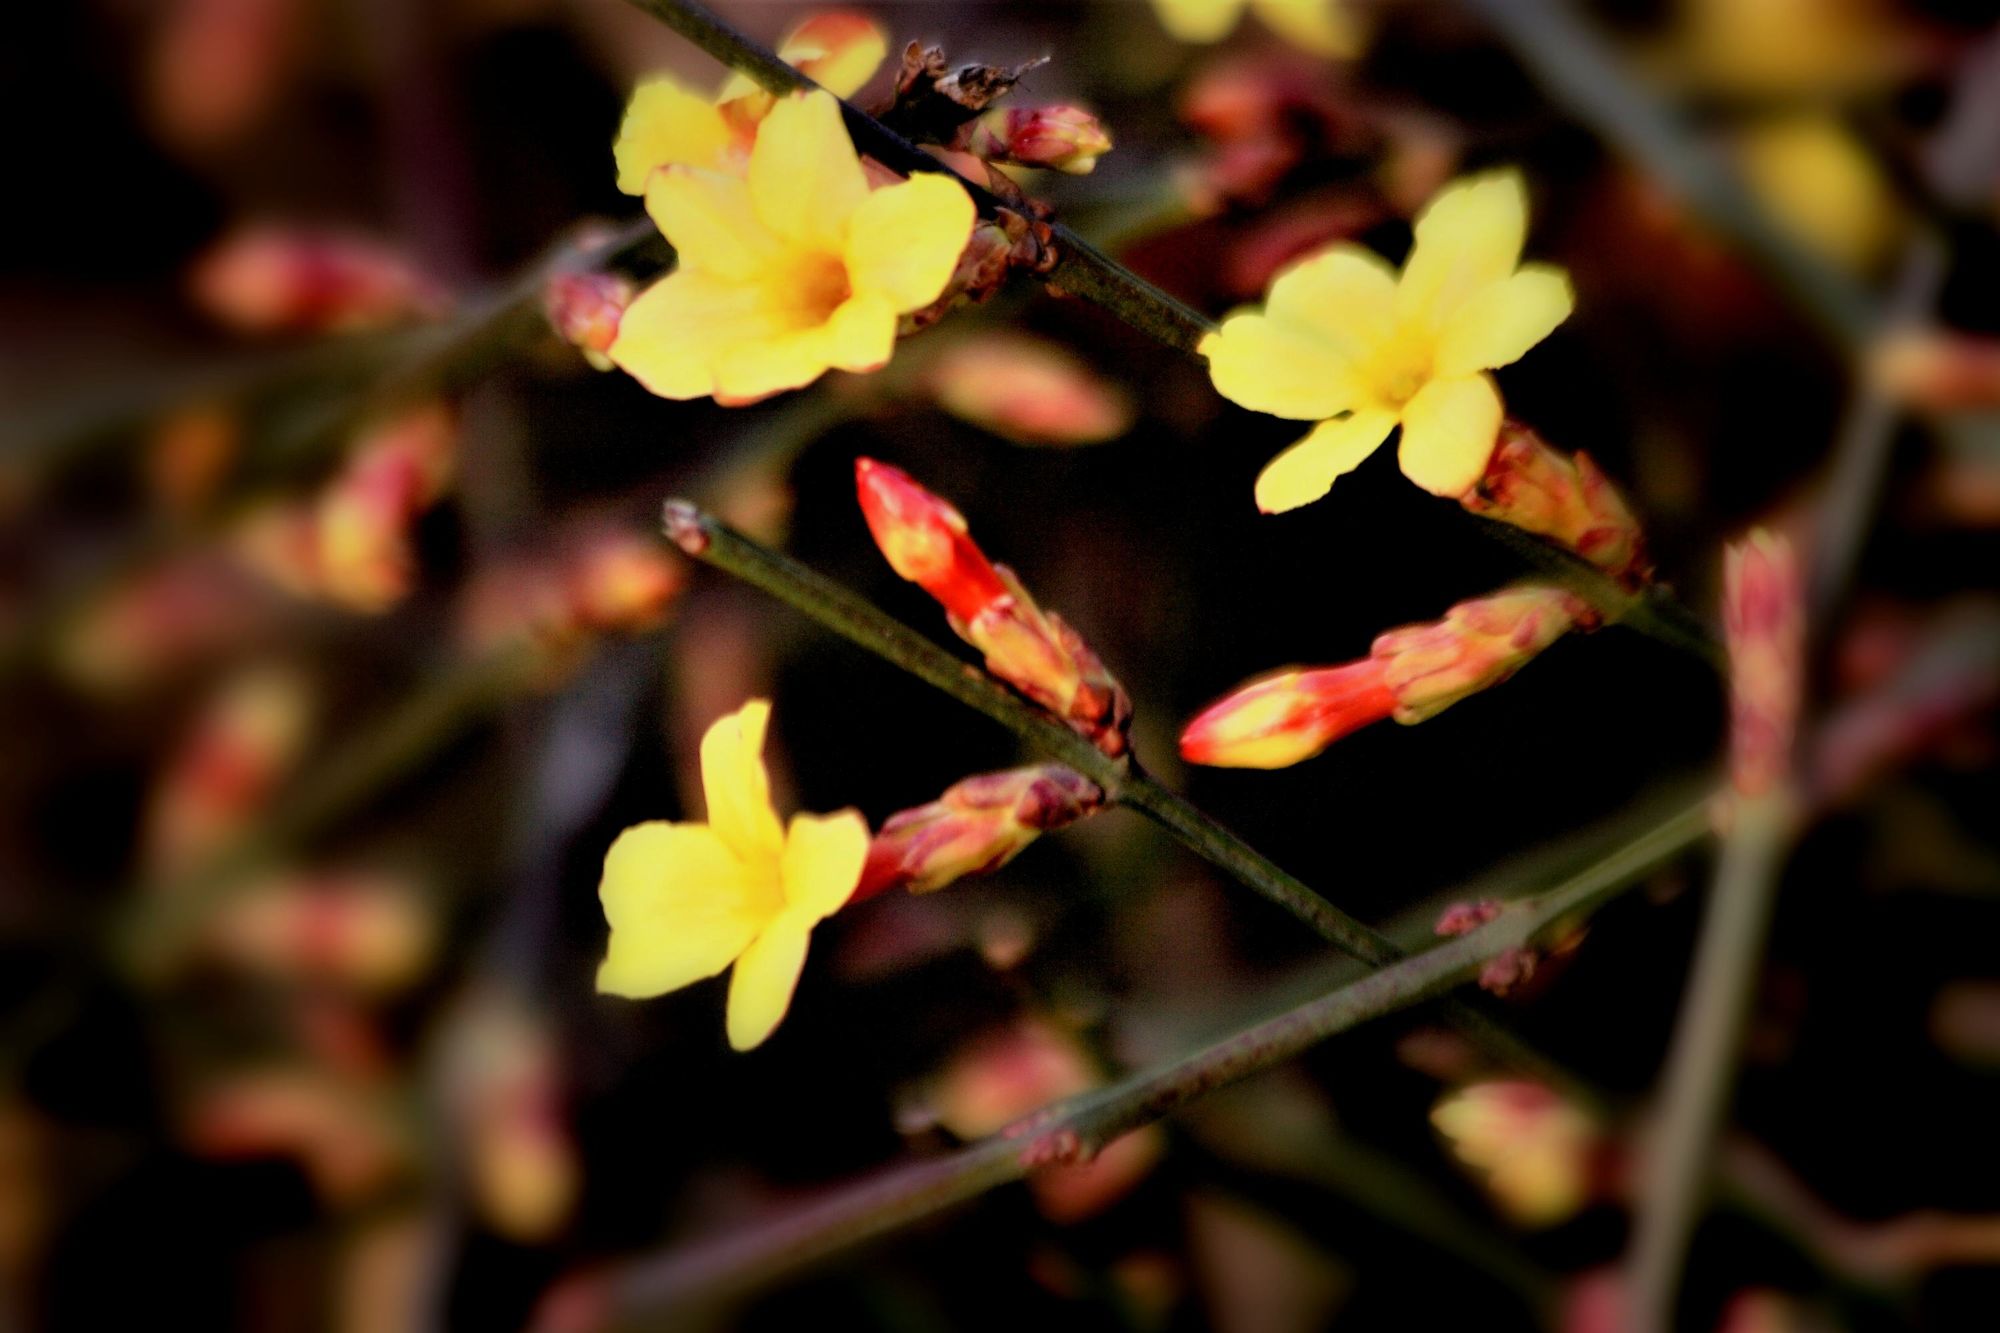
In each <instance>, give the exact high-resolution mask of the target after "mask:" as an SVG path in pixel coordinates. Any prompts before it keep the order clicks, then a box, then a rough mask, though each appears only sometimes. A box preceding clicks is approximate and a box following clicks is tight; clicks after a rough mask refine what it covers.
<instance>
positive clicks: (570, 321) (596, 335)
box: [542, 272, 639, 370]
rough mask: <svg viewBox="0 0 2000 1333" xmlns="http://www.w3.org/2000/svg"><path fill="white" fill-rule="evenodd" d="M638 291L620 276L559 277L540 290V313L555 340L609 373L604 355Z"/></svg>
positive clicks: (559, 274) (608, 362) (616, 338)
mask: <svg viewBox="0 0 2000 1333" xmlns="http://www.w3.org/2000/svg"><path fill="white" fill-rule="evenodd" d="M638 290H639V289H638V286H637V284H635V283H634V282H633V281H632V280H631V279H630V278H628V277H626V276H625V275H623V274H622V273H603V272H598V273H558V274H556V275H555V276H554V277H552V278H550V279H549V281H548V284H547V285H546V286H545V287H544V288H543V289H542V309H543V311H544V312H545V313H546V314H547V315H548V319H549V324H550V326H551V327H552V328H554V329H555V331H556V334H557V336H558V337H560V338H561V339H562V340H563V341H564V342H566V343H568V344H570V346H572V347H575V348H577V349H579V350H580V351H582V353H583V355H584V359H585V360H587V361H589V362H590V364H591V365H592V366H594V367H596V368H597V369H599V370H609V369H611V358H610V357H609V356H608V355H607V353H608V352H610V350H611V344H612V343H614V342H616V341H617V340H618V324H619V321H620V320H622V319H624V317H625V308H626V307H627V306H629V305H631V304H632V298H633V297H635V296H637V295H638Z"/></svg>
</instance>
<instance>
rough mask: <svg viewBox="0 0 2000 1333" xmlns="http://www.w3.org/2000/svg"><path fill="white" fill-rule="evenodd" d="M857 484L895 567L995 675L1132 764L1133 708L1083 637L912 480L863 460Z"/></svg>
mask: <svg viewBox="0 0 2000 1333" xmlns="http://www.w3.org/2000/svg"><path fill="white" fill-rule="evenodd" d="M854 477H855V486H856V489H857V491H858V493H859V495H860V500H861V511H862V513H863V514H864V515H865V516H866V517H867V519H868V528H869V531H870V532H871V533H873V534H874V537H875V544H876V545H877V546H879V547H880V548H881V549H882V554H883V555H884V556H885V557H886V558H887V559H888V561H889V565H890V567H891V568H893V569H894V570H895V571H896V572H897V573H898V574H900V575H902V576H903V577H904V578H906V579H908V580H910V581H911V582H912V583H915V584H917V585H919V586H920V587H922V588H923V589H924V591H926V592H928V593H929V594H930V595H931V596H933V597H935V598H937V600H938V601H939V602H940V603H941V604H943V606H944V608H945V612H946V614H947V616H948V617H949V620H950V624H951V628H952V631H953V632H954V633H955V634H957V635H958V637H959V638H961V639H963V640H965V641H966V642H967V643H969V644H971V645H972V646H973V647H975V648H977V649H979V651H980V652H982V653H984V654H985V656H986V669H987V670H988V671H990V672H992V673H993V674H994V675H995V676H998V677H999V678H1000V679H1001V680H1004V681H1006V682H1007V683H1008V684H1010V685H1012V686H1013V687H1014V688H1015V689H1017V690H1019V691H1021V693H1023V694H1025V695H1027V696H1028V697H1029V698H1030V699H1033V700H1034V701H1035V702H1036V703H1038V704H1040V705H1041V706H1042V707H1044V708H1046V709H1048V710H1049V711H1050V712H1052V713H1054V714H1056V715H1057V716H1058V717H1060V718H1062V719H1063V720H1064V721H1065V722H1067V723H1068V724H1069V725H1070V726H1071V728H1073V729H1074V730H1076V731H1077V732H1078V733H1080V734H1082V735H1084V736H1087V737H1089V738H1090V740H1091V742H1092V743H1093V744H1094V745H1096V746H1097V748H1098V749H1100V750H1102V751H1104V752H1105V753H1106V754H1108V755H1110V756H1112V757H1113V758H1117V757H1119V756H1121V755H1123V754H1124V753H1125V751H1126V748H1127V741H1126V731H1127V730H1128V729H1129V728H1130V727H1131V724H1132V701H1131V699H1130V698H1129V697H1128V696H1127V695H1126V693H1125V689H1124V687H1123V686H1121V685H1120V684H1119V683H1118V682H1117V680H1116V679H1114V678H1113V677H1112V675H1111V673H1110V672H1108V671H1106V670H1105V669H1104V664H1103V663H1102V662H1101V661H1099V660H1098V658H1097V654H1096V653H1094V652H1092V651H1091V649H1090V646H1089V645H1088V644H1086V643H1085V642H1084V641H1083V639H1082V637H1081V636H1079V635H1078V634H1077V632H1076V631H1075V630H1073V629H1071V628H1070V627H1069V626H1068V625H1067V624H1065V623H1063V620H1062V618H1061V617H1060V616H1058V615H1056V614H1055V613H1054V612H1044V611H1043V610H1042V609H1041V608H1040V607H1038V606H1037V605H1035V600H1034V598H1032V597H1030V596H1029V595H1028V591H1027V589H1025V588H1023V587H1022V586H1021V583H1020V580H1018V579H1016V578H1015V577H1014V575H1013V572H1012V571H1011V570H1008V569H1006V568H1004V567H1002V566H999V565H995V564H993V563H992V562H991V561H989V560H987V558H986V555H985V553H984V552H982V551H981V550H980V549H979V547H978V545H977V544H976V543H975V542H973V540H972V538H971V536H970V534H969V533H968V532H967V531H966V526H965V519H964V518H963V517H962V516H960V514H959V512H958V511H957V510H956V509H954V508H952V507H951V506H950V505H949V504H947V503H945V502H944V501H943V500H941V499H939V498H938V497H937V496H935V495H932V494H931V493H930V492H929V491H927V490H925V489H924V488H923V487H922V486H919V485H918V484H917V483H916V482H915V481H913V480H911V479H910V477H909V476H908V475H907V474H906V473H904V472H902V471H900V470H899V469H897V468H893V467H890V466H888V465H887V464H885V463H878V462H876V461H875V460H874V459H872V458H859V459H856V460H855V464H854Z"/></svg>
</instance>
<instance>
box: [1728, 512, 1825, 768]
mask: <svg viewBox="0 0 2000 1333" xmlns="http://www.w3.org/2000/svg"><path fill="white" fill-rule="evenodd" d="M1722 589H1723V591H1722V628H1723V634H1724V636H1725V637H1726V638H1727V640H1728V643H1729V709H1730V729H1729V740H1730V776H1731V777H1732V778H1733V779H1734V781H1735V783H1736V789H1737V790H1738V791H1739V792H1742V793H1743V794H1744V795H1746V796H1750V795H1756V794H1758V793H1761V792H1766V791H1769V790H1770V789H1771V788H1772V787H1774V786H1776V785H1777V784H1778V783H1779V782H1780V781H1782V780H1783V779H1784V777H1785V775H1786V774H1788V773H1789V772H1790V771H1791V766H1792V743H1793V740H1794V738H1795V737H1796V735H1797V733H1798V722H1799V707H1800V701H1801V699H1802V697H1803V689H1804V682H1805V613H1804V592H1803V588H1802V586H1801V583H1800V575H1799V564H1798V559H1797V557H1796V556H1794V555H1793V553H1792V547H1791V543H1790V542H1787V541H1786V540H1785V539H1784V538H1782V537H1777V536H1773V535H1772V534H1771V533H1769V532H1767V531H1765V530H1763V529H1762V528H1760V529H1758V530H1757V531H1755V532H1753V533H1751V534H1750V536H1749V538H1748V539H1747V540H1745V541H1742V542H1738V543H1736V544H1735V545H1732V546H1731V547H1729V549H1728V550H1727V552H1726V553H1725V554H1724V556H1723V566H1722Z"/></svg>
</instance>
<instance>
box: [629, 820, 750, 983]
mask: <svg viewBox="0 0 2000 1333" xmlns="http://www.w3.org/2000/svg"><path fill="white" fill-rule="evenodd" d="M778 891H779V890H778V885H777V884H776V883H775V881H774V880H771V879H765V880H762V881H760V880H759V879H758V878H757V876H755V875H754V874H753V873H752V872H751V871H750V869H749V868H748V867H746V866H745V865H744V864H743V862H742V861H741V860H739V859H738V858H737V857H736V855H735V854H734V853H733V852H732V851H731V850H730V849H729V847H728V845H727V844H726V843H724V842H723V840H722V839H721V838H720V837H718V836H716V834H715V831H714V830H713V829H710V828H709V827H708V826H706V825H704V824H670V823H667V822H665V821H663V820H656V821H653V822H651V823H646V824H635V825H634V826H633V827H631V828H628V829H626V830H625V831H624V832H623V833H621V834H619V835H618V839H617V841H615V842H613V843H612V844H611V850H610V851H608V852H606V853H605V855H604V878H603V880H602V881H601V882H600V883H599V885H598V890H597V892H598V898H599V900H600V901H601V902H602V903H603V905H604V917H605V920H606V921H608V922H609V923H610V924H611V942H610V946H609V949H608V951H607V953H606V955H605V959H604V963H603V965H602V966H601V967H600V968H599V969H598V972H597V989H598V990H600V991H603V992H605V993H607V994H611V995H623V996H627V997H630V998H632V999H644V998H647V997H649V996H653V995H662V994H665V993H666V992H667V991H670V990H677V989H679V988H680V987H682V986H685V985H688V984H689V983H690V982H695V981H700V980H702V979H703V978H704V977H712V976H714V975H716V974H717V973H718V972H720V971H722V969H723V968H725V967H728V966H729V964H730V962H731V961H732V960H733V959H735V957H736V956H737V955H738V954H740V953H742V952H743V950H744V949H745V948H746V947H747V946H748V945H749V943H750V941H751V940H752V939H753V938H754V937H755V936H756V934H757V931H758V930H759V929H760V928H761V927H762V925H763V924H764V922H765V921H767V920H768V919H769V917H770V914H771V912H772V911H774V910H776V902H775V899H776V897H777V893H778Z"/></svg>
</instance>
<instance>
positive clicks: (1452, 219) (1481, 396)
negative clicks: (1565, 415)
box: [1201, 170, 1573, 514]
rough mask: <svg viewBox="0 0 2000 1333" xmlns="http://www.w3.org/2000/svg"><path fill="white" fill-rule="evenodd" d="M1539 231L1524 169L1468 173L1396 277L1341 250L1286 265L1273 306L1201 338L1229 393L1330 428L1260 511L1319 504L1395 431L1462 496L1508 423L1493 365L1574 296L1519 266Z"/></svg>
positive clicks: (1426, 471) (1356, 252) (1405, 451)
mask: <svg viewBox="0 0 2000 1333" xmlns="http://www.w3.org/2000/svg"><path fill="white" fill-rule="evenodd" d="M1527 226H1528V206H1527V194H1526V191H1525V189H1524V188H1523V186H1522V184H1521V177H1520V175H1519V174H1518V173H1517V172H1514V171H1511V170H1507V171H1492V172H1486V173H1483V174H1481V175H1478V176H1471V177H1467V178H1465V179H1463V180H1459V181H1456V182H1454V183H1452V184H1451V185H1450V186H1448V187H1446V189H1445V190H1444V192H1443V193H1442V194H1440V195H1438V197H1437V198H1436V199H1434V200H1432V201H1431V203H1430V205H1429V206H1428V207H1427V208H1425V209H1424V211H1423V213H1422V214H1421V215H1419V216H1418V218H1417V222H1416V243H1415V245H1414V246H1413V247H1412V249H1411V251H1410V257H1409V260H1408V262H1406V263H1405V264H1404V265H1403V271H1402V275H1401V277H1400V279H1399V278H1398V276H1397V274H1396V272H1395V270H1394V269H1392V268H1390V267H1389V265H1388V264H1386V263H1384V262H1383V261H1382V259H1380V258H1379V257H1378V256H1376V255H1374V254H1372V253H1370V252H1369V251H1367V250H1364V249H1362V248H1361V247H1359V246H1356V245H1349V244H1340V245H1336V246H1333V247H1331V248H1330V249H1327V250H1322V251H1320V252H1319V253H1318V254H1315V255H1312V256H1310V257H1308V258H1306V259H1304V260H1301V261H1300V262H1298V263H1297V264H1294V265H1292V266H1291V267H1290V268H1288V269H1286V270H1285V271H1284V272H1282V273H1280V274H1279V275H1278V276H1277V278H1276V279H1274V280H1273V281H1272V283H1271V290H1270V292H1269V293H1268V295H1267V296H1266V297H1265V303H1264V307H1263V309H1262V310H1254V309H1253V310H1246V311H1240V312H1238V313H1236V314H1233V315H1231V316H1230V317H1229V318H1227V319H1225V320H1224V321H1223V322H1222V328H1221V329H1220V330H1219V331H1218V332H1216V333H1212V334H1210V335H1209V336H1208V337H1207V338H1206V339H1205V340H1203V343H1202V348H1201V350H1202V353H1203V354H1204V355H1205V356H1207V357H1208V363H1209V364H1208V372H1209V376H1210V378H1211V379H1213V380H1214V382H1215V387H1216V390H1217V391H1218V392H1220V393H1221V394H1222V395H1223V396H1224V397H1225V398H1228V399H1230V400H1232V401H1234V402H1237V403H1240V404H1242V405H1243V406H1244V407H1248V408H1251V409H1253V410H1255V411H1258V412H1268V413H1270V414H1271V415H1272V416H1279V417H1290V418H1293V419H1295V420H1302V421H1318V422H1319V423H1320V424H1319V425H1318V426H1316V427H1315V428H1314V429H1313V431H1312V433H1311V434H1310V435H1307V436H1306V437H1305V438H1304V439H1303V440H1300V441H1299V442H1298V443H1296V444H1294V445H1293V446H1292V447H1291V448H1289V449H1287V450H1285V452H1283V453H1281V454H1279V455H1278V456H1277V457H1276V458H1274V459H1272V460H1271V462H1270V463H1269V464H1268V465H1267V466H1266V467H1265V468H1264V471H1263V473H1262V474H1261V475H1259V476H1258V478H1257V507H1258V508H1259V509H1262V510H1263V511H1264V512H1265V513H1267V514H1275V513H1279V512H1281V511H1283V510H1287V509H1296V508H1298V507H1299V506H1300V505H1304V504H1310V503H1312V502H1313V501H1314V500H1317V499H1319V498H1320V497H1321V496H1322V495H1325V494H1326V493H1327V491H1328V489H1329V488H1331V487H1332V485H1333V482H1334V479H1335V478H1336V477H1338V476H1340V475H1341V474H1342V473H1344V472H1348V471H1351V470H1353V469H1354V468H1355V467H1357V466H1359V465H1360V463H1361V461H1362V460H1363V459H1364V458H1366V457H1368V455H1369V454H1371V453H1373V452H1375V449H1376V447H1377V446H1378V445H1380V444H1381V443H1382V441H1384V440H1385V439H1387V438H1388V437H1389V432H1390V431H1391V430H1393V429H1395V428H1396V427H1397V426H1398V425H1400V426H1401V427H1402V428H1403V435H1402V443H1401V445H1400V447H1399V448H1398V450H1397V456H1398V461H1399V462H1400V463H1401V464H1402V468H1403V475H1405V476H1407V477H1408V478H1409V479H1410V480H1411V481H1414V482H1415V483H1417V485H1419V486H1421V487H1423V488H1424V489H1425V490H1427V491H1430V492H1431V493H1433V494H1435V495H1445V496H1457V495H1461V494H1463V493H1464V492H1466V491H1467V490H1469V489H1470V488H1471V487H1472V486H1473V484H1474V483H1475V482H1477V481H1478V480H1479V477H1480V474H1481V473H1482V472H1483V471H1484V470H1485V467H1486V461H1487V458H1488V457H1489V456H1490V455H1491V454H1492V452H1493V449H1494V446H1495V443H1496V441H1497V436H1498V434H1499V430H1500V420H1501V405H1500V391H1499V389H1498V388H1497V387H1495V385H1494V383H1493V378H1492V376H1490V375H1488V374H1486V373H1485V372H1486V371H1487V370H1490V369H1492V368H1494V367H1497V366H1504V365H1507V364H1508V363H1510V362H1512V361H1515V360H1517V359H1519V358H1520V356H1521V355H1522V354H1523V353H1525V352H1526V351H1527V350H1528V349H1529V348H1530V347H1533V346H1534V345H1535V344H1536V343H1538V342H1540V341H1541V340H1542V339H1543V338H1546V337H1547V336H1548V335H1549V333H1550V331H1551V330H1553V329H1554V328H1555V327H1556V325H1558V324H1560V323H1562V322H1563V320H1564V319H1566V318H1568V317H1569V312H1570V308H1571V305H1572V300H1573V298H1572V296H1571V293H1570V285H1569V278H1568V276H1567V275H1566V274H1565V273H1564V272H1563V271H1562V270H1561V269H1558V268H1553V267H1550V266H1549V265H1546V264H1528V265H1522V264H1521V263H1520V259H1521V246H1522V243H1523V241H1524V240H1525V238H1526V235H1527Z"/></svg>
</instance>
